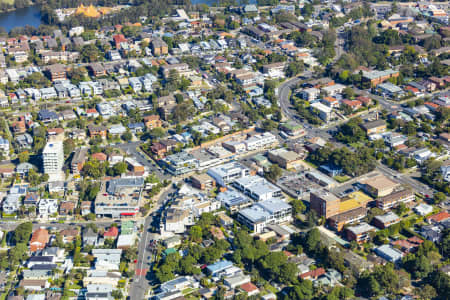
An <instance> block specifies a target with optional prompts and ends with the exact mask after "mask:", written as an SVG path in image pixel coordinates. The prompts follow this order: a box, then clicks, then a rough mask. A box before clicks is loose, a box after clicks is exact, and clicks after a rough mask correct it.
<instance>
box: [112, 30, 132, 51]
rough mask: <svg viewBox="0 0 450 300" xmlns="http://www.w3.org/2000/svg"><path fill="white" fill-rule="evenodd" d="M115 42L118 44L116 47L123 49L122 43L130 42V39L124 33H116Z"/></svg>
mask: <svg viewBox="0 0 450 300" xmlns="http://www.w3.org/2000/svg"><path fill="white" fill-rule="evenodd" d="M113 40H114V44H115V45H116V49H118V50H119V49H121V48H122V45H124V44H126V43H128V40H127V39H126V38H125V36H124V35H123V34H115V35H114V36H113Z"/></svg>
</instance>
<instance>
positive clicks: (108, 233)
mask: <svg viewBox="0 0 450 300" xmlns="http://www.w3.org/2000/svg"><path fill="white" fill-rule="evenodd" d="M118 235H119V229H117V227H109V229H108V230H107V231H105V233H104V234H103V236H104V237H117V236H118Z"/></svg>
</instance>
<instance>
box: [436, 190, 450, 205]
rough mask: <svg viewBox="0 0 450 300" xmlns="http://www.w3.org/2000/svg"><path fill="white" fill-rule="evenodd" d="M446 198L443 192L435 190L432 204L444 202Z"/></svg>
mask: <svg viewBox="0 0 450 300" xmlns="http://www.w3.org/2000/svg"><path fill="white" fill-rule="evenodd" d="M446 198H447V197H446V196H445V194H444V193H443V192H437V193H436V194H434V196H433V202H434V204H439V203H442V202H444V201H445V199H446Z"/></svg>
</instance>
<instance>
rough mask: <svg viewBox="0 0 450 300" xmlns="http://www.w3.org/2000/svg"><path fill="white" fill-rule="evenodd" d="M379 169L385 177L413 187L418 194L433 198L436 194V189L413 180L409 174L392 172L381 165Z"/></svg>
mask: <svg viewBox="0 0 450 300" xmlns="http://www.w3.org/2000/svg"><path fill="white" fill-rule="evenodd" d="M377 169H378V170H379V171H380V172H382V173H383V174H384V175H386V176H388V177H392V178H394V180H395V181H398V182H400V183H401V184H404V185H407V186H410V187H412V188H413V189H415V190H416V191H417V192H419V193H421V194H423V195H430V196H432V195H433V194H434V193H435V192H436V190H434V189H432V188H430V187H429V186H428V185H426V184H423V183H421V182H420V181H418V180H416V179H414V178H412V177H411V176H409V175H408V174H402V173H400V172H397V171H395V170H392V169H391V168H389V167H387V166H385V165H383V164H381V163H380V164H378V166H377Z"/></svg>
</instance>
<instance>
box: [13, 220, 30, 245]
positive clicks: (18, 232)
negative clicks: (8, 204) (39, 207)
mask: <svg viewBox="0 0 450 300" xmlns="http://www.w3.org/2000/svg"><path fill="white" fill-rule="evenodd" d="M32 231H33V223H31V222H24V223H21V224H19V225H18V226H17V227H16V229H15V230H14V234H13V237H12V241H13V243H14V244H21V243H24V244H27V243H28V241H29V240H30V237H31V233H32Z"/></svg>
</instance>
